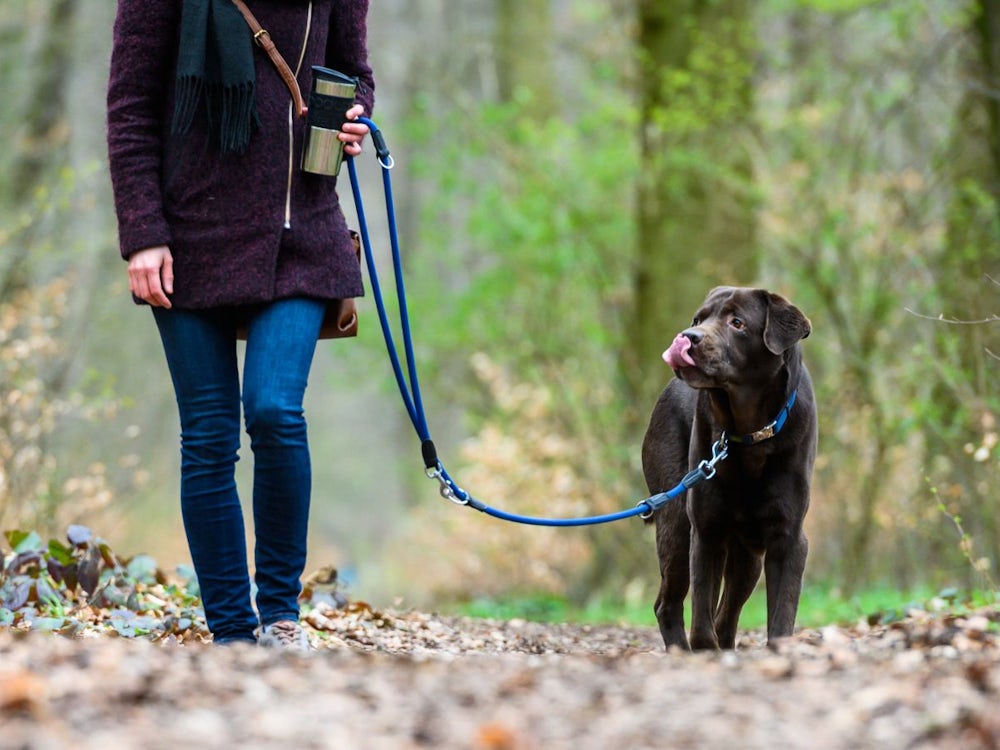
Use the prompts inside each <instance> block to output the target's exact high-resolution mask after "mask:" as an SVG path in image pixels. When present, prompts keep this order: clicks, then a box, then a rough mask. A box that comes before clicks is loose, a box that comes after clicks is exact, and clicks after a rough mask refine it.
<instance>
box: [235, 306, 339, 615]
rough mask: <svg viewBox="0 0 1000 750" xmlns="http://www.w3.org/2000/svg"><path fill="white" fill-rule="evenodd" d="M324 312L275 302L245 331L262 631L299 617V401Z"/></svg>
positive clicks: (304, 511) (303, 474)
mask: <svg viewBox="0 0 1000 750" xmlns="http://www.w3.org/2000/svg"><path fill="white" fill-rule="evenodd" d="M325 309H326V303H325V302H323V301H321V300H313V299H286V300H279V301H277V302H273V303H271V304H269V305H267V306H266V307H264V308H263V309H262V310H260V312H258V313H257V314H255V315H254V316H253V317H252V318H251V319H250V322H249V326H248V332H247V346H246V358H245V361H244V367H243V408H244V416H245V419H246V428H247V434H249V436H250V447H251V448H252V450H253V456H254V485H253V487H254V489H253V515H254V532H255V538H256V547H255V551H254V561H255V566H256V570H255V573H254V580H255V581H256V583H257V611H258V613H259V615H260V621H261V623H262V624H264V625H270V624H272V623H274V622H277V621H278V620H286V619H290V620H297V619H298V616H299V605H298V596H299V593H300V591H301V585H302V584H301V578H302V572H303V569H304V568H305V562H306V536H307V530H308V522H309V500H310V494H311V491H312V468H311V464H310V458H309V443H308V439H307V434H306V420H305V415H304V414H303V409H302V402H303V399H304V397H305V391H306V384H307V382H308V379H309V370H310V368H311V366H312V360H313V354H314V353H315V350H316V339H317V337H318V335H319V329H320V325H321V324H322V322H323V313H324V311H325Z"/></svg>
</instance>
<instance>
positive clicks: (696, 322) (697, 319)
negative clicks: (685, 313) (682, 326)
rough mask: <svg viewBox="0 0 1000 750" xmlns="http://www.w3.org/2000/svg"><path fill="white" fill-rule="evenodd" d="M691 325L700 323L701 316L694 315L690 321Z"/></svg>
mask: <svg viewBox="0 0 1000 750" xmlns="http://www.w3.org/2000/svg"><path fill="white" fill-rule="evenodd" d="M691 325H693V326H697V325H701V318H699V317H698V316H697V315H695V316H694V319H693V320H692V321H691Z"/></svg>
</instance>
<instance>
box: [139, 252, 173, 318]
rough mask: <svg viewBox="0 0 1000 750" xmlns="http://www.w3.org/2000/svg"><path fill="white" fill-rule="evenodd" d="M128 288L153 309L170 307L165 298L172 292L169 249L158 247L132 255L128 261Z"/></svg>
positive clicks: (171, 257) (171, 258)
mask: <svg viewBox="0 0 1000 750" xmlns="http://www.w3.org/2000/svg"><path fill="white" fill-rule="evenodd" d="M128 288H129V290H130V291H131V292H132V294H134V295H135V296H136V297H138V298H139V299H141V300H144V301H146V302H148V303H149V304H151V305H153V306H154V307H166V308H168V309H169V308H170V307H172V305H171V303H170V300H169V299H168V297H167V295H168V294H173V292H174V258H173V256H172V255H171V254H170V248H168V247H167V246H166V245H160V246H158V247H149V248H146V249H145V250H138V251H136V252H134V253H132V255H130V256H129V259H128Z"/></svg>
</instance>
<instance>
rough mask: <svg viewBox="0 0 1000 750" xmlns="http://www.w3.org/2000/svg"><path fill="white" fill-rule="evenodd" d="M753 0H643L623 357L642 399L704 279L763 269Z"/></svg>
mask: <svg viewBox="0 0 1000 750" xmlns="http://www.w3.org/2000/svg"><path fill="white" fill-rule="evenodd" d="M753 6H754V4H753V3H751V2H749V1H748V0H722V1H721V2H720V1H717V0H713V1H708V0H683V1H682V2H669V3H666V2H662V0H638V1H637V2H636V16H637V18H636V25H637V33H636V50H635V55H636V60H637V64H636V92H635V95H636V99H637V101H638V117H639V122H638V127H637V129H636V130H637V133H638V140H639V144H640V146H639V148H640V162H639V163H640V170H639V172H638V174H637V175H636V177H635V184H634V186H633V189H634V190H635V191H636V196H637V197H636V203H637V217H636V232H637V247H636V253H637V257H636V267H635V273H634V277H635V282H634V283H635V289H634V293H633V302H632V310H631V315H630V318H629V325H628V335H627V337H626V338H625V340H624V341H623V345H624V346H623V356H622V365H623V368H624V370H625V373H626V375H627V381H628V383H629V385H630V387H631V396H632V398H633V399H636V400H638V399H643V398H648V395H649V394H650V393H653V392H655V391H656V388H657V386H661V385H662V383H663V380H664V372H663V367H662V364H661V363H660V358H659V354H660V353H661V352H662V351H663V350H664V349H665V348H666V344H669V340H668V339H669V338H672V336H667V332H669V331H673V330H679V329H678V324H679V323H681V322H683V321H685V320H686V319H688V318H690V317H691V316H692V315H693V313H694V311H695V310H696V309H697V307H698V305H699V304H700V303H701V301H702V300H703V299H704V297H705V292H706V291H707V289H706V282H707V283H708V284H710V286H717V285H721V284H732V285H745V284H748V283H750V282H751V281H752V280H753V279H754V278H756V266H757V259H756V246H755V244H754V236H755V224H756V215H755V205H754V200H753V194H752V176H751V164H750V156H749V152H748V148H747V145H748V143H749V142H750V139H751V137H752V134H753V129H754V125H753V120H754V90H753V82H752V75H753V67H754V59H755V50H756V46H757V45H756V39H755V29H754V25H753V22H752V21H753V19H752V9H753ZM646 416H648V415H647V414H643V415H642V417H643V418H644V417H646Z"/></svg>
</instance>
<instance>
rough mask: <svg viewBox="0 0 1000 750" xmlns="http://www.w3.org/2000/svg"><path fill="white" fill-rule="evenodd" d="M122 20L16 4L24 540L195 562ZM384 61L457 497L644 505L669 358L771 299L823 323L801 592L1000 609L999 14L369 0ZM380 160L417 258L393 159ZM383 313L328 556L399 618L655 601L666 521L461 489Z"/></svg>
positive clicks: (334, 359) (316, 409)
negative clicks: (387, 336) (392, 353)
mask: <svg viewBox="0 0 1000 750" xmlns="http://www.w3.org/2000/svg"><path fill="white" fill-rule="evenodd" d="M114 11H115V4H114V3H113V2H111V1H110V0H105V1H104V2H98V3H83V2H80V1H79V0H37V1H36V2H31V3H22V2H15V0H0V82H2V87H3V99H4V104H3V107H2V108H0V135H2V142H3V144H4V148H3V149H2V150H0V529H13V528H34V529H37V530H39V531H40V532H43V533H45V532H48V533H50V534H53V535H61V534H62V532H63V530H64V529H65V528H66V526H67V524H69V523H73V522H83V523H85V524H86V525H88V526H90V527H92V528H93V529H94V530H95V531H96V532H97V533H99V534H101V535H102V536H103V537H105V538H107V539H109V540H112V541H113V542H114V544H115V547H116V549H117V550H118V551H119V552H120V553H124V554H130V553H139V552H143V553H147V554H150V555H152V556H154V557H155V558H156V559H157V560H159V561H160V562H161V564H163V565H164V566H165V567H170V566H173V565H176V564H182V563H184V562H186V560H187V553H186V547H185V544H184V541H183V532H182V529H181V525H180V514H179V508H178V501H177V494H178V463H179V457H178V447H177V443H178V429H179V428H178V425H177V417H176V413H175V406H174V403H173V395H172V391H171V389H170V384H169V379H168V375H167V372H166V367H165V365H164V362H163V359H162V352H161V350H160V345H159V341H158V339H157V335H156V331H155V327H154V325H153V323H152V320H151V318H150V316H149V314H148V312H147V311H145V310H143V309H141V308H137V307H135V306H134V305H133V303H132V301H131V298H130V296H129V294H128V287H127V279H126V275H125V266H124V264H123V263H122V261H121V259H120V257H119V255H118V251H117V244H116V238H115V224H114V214H113V210H112V206H111V199H110V187H109V181H108V178H107V169H106V157H105V142H104V133H105V119H104V92H105V85H106V80H107V63H108V56H109V50H110V29H111V24H112V21H113V18H114ZM370 52H371V58H372V62H373V64H374V67H375V69H376V75H377V83H378V86H377V99H378V102H377V107H376V112H375V119H376V121H377V122H378V123H379V124H380V126H381V127H382V129H383V131H384V132H385V134H386V136H387V138H388V140H389V144H390V146H391V148H392V151H393V155H394V157H395V161H396V167H395V169H394V172H393V179H394V185H395V190H396V205H397V211H398V218H399V225H400V234H401V238H402V246H403V252H404V255H405V267H406V274H407V279H406V280H407V285H408V287H407V288H408V296H409V301H410V305H411V313H412V316H413V330H414V336H415V339H416V355H417V361H418V365H419V369H420V372H421V375H422V390H423V395H424V399H425V402H426V403H427V410H428V414H429V418H430V422H431V429H432V432H433V434H434V436H435V439H436V442H437V445H438V450H439V452H440V453H441V455H442V458H443V460H444V461H445V464H446V465H447V466H448V468H449V470H450V471H451V473H452V474H453V475H454V476H456V478H457V479H458V481H459V483H460V484H462V485H463V486H465V487H466V488H467V489H469V490H470V491H472V492H473V494H475V495H476V496H477V497H479V498H481V499H483V500H485V501H487V502H489V503H491V504H493V505H496V506H499V507H502V508H505V509H507V510H512V511H518V512H522V513H536V514H544V515H554V516H566V515H581V514H593V513H601V512H609V511H615V510H619V509H623V508H626V507H629V506H631V505H633V504H634V503H635V502H636V501H637V500H640V499H642V498H643V497H645V495H646V492H645V486H644V483H643V481H642V476H641V468H640V462H639V447H640V444H641V440H642V434H643V431H644V429H645V424H646V419H647V418H648V415H649V412H650V410H651V408H652V405H653V403H654V402H655V399H656V397H657V395H658V393H659V391H660V389H661V388H662V387H663V385H664V383H665V382H666V381H667V380H668V379H669V378H670V377H671V374H670V372H669V370H668V369H667V368H666V366H665V365H664V364H663V362H662V361H661V359H660V353H661V351H662V350H663V349H664V348H665V347H666V346H667V345H668V344H669V342H670V340H671V339H672V338H673V335H674V333H675V332H676V331H677V330H680V329H681V328H683V327H684V326H685V325H686V324H687V322H688V320H689V319H690V316H691V314H692V312H693V310H694V309H695V307H696V306H697V303H698V302H699V301H700V300H701V298H702V297H703V296H704V293H705V292H706V291H707V290H708V289H709V288H711V287H713V286H715V285H718V284H749V285H761V286H766V287H768V288H770V289H772V290H775V291H778V292H781V293H783V294H785V295H787V296H788V297H790V298H791V299H792V300H793V301H794V302H795V303H796V304H798V305H799V307H801V308H802V310H803V311H805V312H806V314H807V315H808V316H809V317H810V318H811V320H812V323H813V334H812V336H811V337H810V338H809V339H807V340H806V341H805V342H804V343H803V346H804V351H805V357H806V360H807V362H808V364H809V366H810V368H811V369H812V372H813V376H814V380H815V383H816V388H817V395H818V399H819V405H820V415H821V438H820V449H819V457H818V461H817V467H816V475H815V482H814V493H813V505H812V509H811V511H810V516H809V519H808V529H807V530H808V533H809V536H810V540H811V553H810V560H809V565H808V569H807V577H808V579H809V580H810V581H812V582H814V583H820V584H823V585H826V586H829V587H833V588H836V589H837V590H841V591H843V592H847V593H849V592H851V591H854V590H857V589H859V588H861V587H865V586H871V585H874V584H884V585H889V586H894V587H899V588H903V589H905V588H909V587H914V586H917V585H931V586H941V585H957V586H968V587H983V586H987V587H990V588H993V589H995V585H993V583H992V580H993V579H992V577H991V575H992V573H991V570H992V565H993V563H994V561H996V560H997V559H998V553H1000V518H998V513H997V511H998V506H1000V497H998V490H1000V487H998V484H997V470H998V461H1000V448H998V447H997V442H998V441H997V433H998V427H997V415H998V413H1000V395H998V393H997V388H996V376H997V370H998V368H1000V361H998V354H1000V342H998V340H997V338H998V336H997V334H998V322H1000V319H998V317H997V315H996V313H997V308H998V299H1000V213H998V207H1000V202H998V201H1000V2H995V1H991V0H975V1H971V2H967V1H958V0H931V1H930V2H913V1H912V0H895V1H894V0H879V1H872V0H761V1H760V2H750V1H749V0H669V1H665V0H611V1H610V2H609V1H608V0H600V1H598V0H492V1H491V0H428V1H427V2H420V3H412V2H406V1H405V0H378V2H375V3H373V4H372V9H371V14H370ZM359 171H360V172H361V178H362V183H363V186H364V190H365V194H366V196H367V199H368V202H367V208H368V213H369V220H370V221H371V223H372V225H373V236H374V239H375V244H376V246H377V247H378V248H379V253H380V256H381V258H382V260H383V263H382V267H383V268H386V269H387V271H386V273H388V266H387V265H386V264H385V262H384V260H385V252H386V248H387V244H388V243H387V238H386V232H385V229H384V228H383V227H384V215H382V214H380V213H379V206H380V205H381V198H380V190H381V185H380V178H379V175H378V169H377V165H376V164H375V162H374V157H373V155H372V149H371V147H370V145H369V147H368V149H367V152H366V154H365V155H364V156H363V158H362V159H361V161H360V162H359ZM344 182H345V183H346V180H344ZM341 193H342V196H344V198H345V201H344V202H345V209H346V210H347V212H348V218H349V221H350V222H351V223H352V224H355V223H356V221H355V217H354V215H353V214H352V213H351V211H352V204H351V201H350V199H349V197H348V193H349V191H348V190H346V184H345V185H344V186H343V187H342V189H341ZM384 282H385V279H383V283H384ZM360 310H361V318H362V329H361V334H360V336H359V338H358V340H357V341H334V342H321V344H320V345H319V349H318V353H317V361H316V365H315V368H314V371H313V376H312V380H311V383H310V389H309V393H308V394H307V416H308V418H309V421H310V435H311V440H312V445H313V456H314V469H315V477H314V487H315V492H314V504H313V523H312V528H311V537H310V545H311V551H310V561H309V565H310V567H312V568H315V567H319V566H322V565H328V564H329V565H335V566H337V567H338V568H339V570H340V571H341V576H342V577H343V578H346V579H347V580H349V581H351V582H352V587H353V591H354V593H356V594H359V595H363V596H366V597H369V598H371V599H373V600H376V601H377V600H380V599H381V600H382V601H386V600H391V599H393V598H401V599H402V600H403V601H406V602H409V603H416V604H427V603H441V602H446V601H454V600H461V599H467V598H472V597H478V596H508V597H509V596H517V595H535V594H539V593H549V594H555V595H558V596H565V597H568V598H569V599H571V600H573V601H577V602H581V603H585V602H588V601H591V600H593V599H594V598H601V597H603V598H608V599H611V600H617V601H625V600H631V601H637V602H648V603H649V604H650V605H651V603H652V598H653V594H654V592H655V586H656V582H657V579H658V573H657V566H656V560H655V553H654V550H653V541H652V535H651V530H650V529H648V528H646V527H644V526H643V525H642V524H641V523H640V522H638V521H630V522H619V523H617V524H613V525H609V526H601V527H596V528H589V529H583V530H548V529H538V528H526V527H522V526H513V525H508V524H504V523H501V522H499V521H496V520H493V519H489V518H487V517H485V516H482V515H481V514H478V513H475V512H474V511H470V510H467V509H462V508H457V507H455V506H453V505H452V504H450V503H448V502H446V501H445V500H443V499H441V497H440V496H439V495H438V493H437V485H436V483H435V482H433V481H428V480H427V479H426V478H425V477H424V474H423V467H422V461H421V459H420V452H419V441H418V440H417V438H416V437H415V435H414V434H413V432H412V430H411V429H410V426H409V422H408V420H407V417H406V414H405V411H404V410H403V407H402V404H401V402H400V401H399V397H398V395H397V394H396V392H395V387H394V384H393V382H392V377H391V370H390V368H389V365H388V362H387V360H386V357H385V352H384V346H383V343H382V338H381V334H380V331H379V328H378V325H377V320H376V315H375V311H374V305H373V304H372V301H371V298H370V296H369V297H367V298H365V299H364V300H362V301H360ZM244 456H245V460H244V461H243V462H242V463H241V464H240V465H239V467H238V469H239V472H240V476H239V481H240V485H241V488H242V490H243V493H244V497H246V498H249V492H248V489H249V488H248V479H249V467H250V459H249V455H248V450H247V448H246V446H245V447H244Z"/></svg>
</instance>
